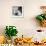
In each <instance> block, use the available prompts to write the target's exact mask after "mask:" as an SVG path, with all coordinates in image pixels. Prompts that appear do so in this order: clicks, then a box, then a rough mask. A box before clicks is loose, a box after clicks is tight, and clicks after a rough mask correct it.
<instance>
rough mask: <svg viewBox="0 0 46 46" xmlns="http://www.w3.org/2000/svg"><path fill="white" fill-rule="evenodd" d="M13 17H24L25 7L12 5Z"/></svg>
mask: <svg viewBox="0 0 46 46" xmlns="http://www.w3.org/2000/svg"><path fill="white" fill-rule="evenodd" d="M12 17H24V7H23V6H12Z"/></svg>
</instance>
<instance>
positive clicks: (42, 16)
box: [36, 14, 46, 21]
mask: <svg viewBox="0 0 46 46" xmlns="http://www.w3.org/2000/svg"><path fill="white" fill-rule="evenodd" d="M36 19H37V20H39V21H43V20H46V14H41V15H38V16H36Z"/></svg>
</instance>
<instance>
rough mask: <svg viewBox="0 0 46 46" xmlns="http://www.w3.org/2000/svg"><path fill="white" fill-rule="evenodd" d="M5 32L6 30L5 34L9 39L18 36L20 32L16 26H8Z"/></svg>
mask: <svg viewBox="0 0 46 46" xmlns="http://www.w3.org/2000/svg"><path fill="white" fill-rule="evenodd" d="M5 30H6V32H5V34H6V36H8V37H9V38H11V37H12V36H16V35H17V33H18V31H17V29H16V27H15V26H6V29H5Z"/></svg>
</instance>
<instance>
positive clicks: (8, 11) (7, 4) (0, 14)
mask: <svg viewBox="0 0 46 46" xmlns="http://www.w3.org/2000/svg"><path fill="white" fill-rule="evenodd" d="M16 5H22V6H24V18H13V17H12V6H16ZM41 5H46V0H0V34H2V33H4V28H5V26H6V25H15V26H16V27H17V29H18V31H19V33H18V36H21V35H22V34H23V35H24V36H31V34H33V33H36V29H44V30H46V29H45V28H41V27H39V25H38V23H37V22H36V20H35V16H36V15H37V14H40V13H41V10H40V8H39V7H40V6H41Z"/></svg>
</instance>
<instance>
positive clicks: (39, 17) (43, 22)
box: [36, 6, 46, 27]
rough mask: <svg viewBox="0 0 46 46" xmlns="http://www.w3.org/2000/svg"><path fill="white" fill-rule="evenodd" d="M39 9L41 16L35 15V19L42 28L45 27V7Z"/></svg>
mask: <svg viewBox="0 0 46 46" xmlns="http://www.w3.org/2000/svg"><path fill="white" fill-rule="evenodd" d="M40 8H41V10H42V14H40V15H37V16H36V19H37V20H39V22H40V25H41V26H42V27H46V6H41V7H40Z"/></svg>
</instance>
